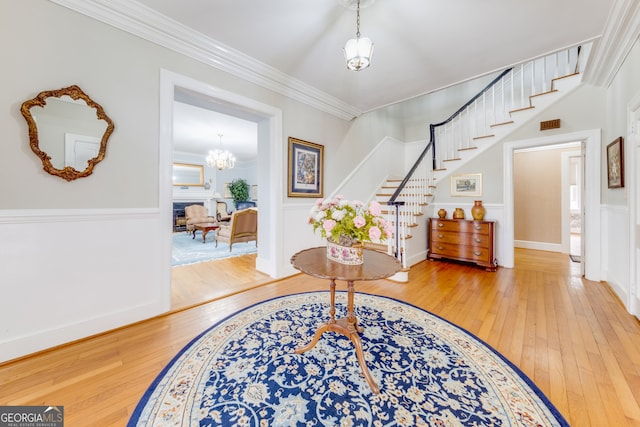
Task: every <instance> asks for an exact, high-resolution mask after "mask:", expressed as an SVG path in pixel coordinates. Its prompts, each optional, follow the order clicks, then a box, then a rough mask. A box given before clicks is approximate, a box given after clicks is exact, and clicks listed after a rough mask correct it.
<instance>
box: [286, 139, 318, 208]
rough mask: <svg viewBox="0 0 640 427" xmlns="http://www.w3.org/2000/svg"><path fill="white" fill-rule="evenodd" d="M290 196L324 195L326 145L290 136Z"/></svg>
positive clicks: (288, 192) (288, 193)
mask: <svg viewBox="0 0 640 427" xmlns="http://www.w3.org/2000/svg"><path fill="white" fill-rule="evenodd" d="M288 172H289V173H288V191H287V195H288V196H289V197H323V181H324V146H322V145H320V144H314V143H313V142H307V141H303V140H301V139H297V138H293V137H289V161H288Z"/></svg>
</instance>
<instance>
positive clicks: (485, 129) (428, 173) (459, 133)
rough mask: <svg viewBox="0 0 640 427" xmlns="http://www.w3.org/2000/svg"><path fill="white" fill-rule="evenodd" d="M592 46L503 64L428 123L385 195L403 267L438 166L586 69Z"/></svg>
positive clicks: (393, 246)
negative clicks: (416, 152)
mask: <svg viewBox="0 0 640 427" xmlns="http://www.w3.org/2000/svg"><path fill="white" fill-rule="evenodd" d="M590 48H591V44H588V45H583V46H576V47H571V48H569V49H565V50H562V51H558V52H554V53H552V54H549V55H546V56H543V57H540V58H536V59H534V60H532V61H529V62H526V63H523V64H519V65H516V66H515V67H513V68H511V69H508V70H505V71H504V72H502V73H501V74H500V75H499V76H498V77H497V78H496V79H494V81H492V82H491V84H490V85H488V86H487V87H486V88H485V89H483V90H482V91H481V92H480V93H479V94H478V95H476V96H475V97H473V98H472V99H471V100H470V101H469V102H467V103H466V104H465V105H464V106H463V107H461V108H460V109H459V110H458V111H456V112H455V113H454V114H453V115H452V116H451V117H449V118H448V119H447V120H445V121H444V122H441V123H438V124H431V125H429V130H430V140H429V142H428V144H427V146H426V147H425V149H424V150H423V151H422V153H421V154H420V156H419V157H418V159H417V160H416V162H415V163H414V165H413V167H412V168H411V170H410V171H409V173H408V174H407V175H406V176H405V178H404V179H403V180H402V182H401V183H400V184H399V186H398V187H397V189H396V190H395V192H394V194H393V195H392V196H391V197H390V198H389V200H388V201H386V204H387V205H388V206H389V207H390V211H389V213H388V220H389V221H390V222H391V223H392V224H393V226H394V230H395V232H394V237H393V239H390V240H389V243H388V251H389V253H390V254H392V255H394V256H396V257H397V258H398V259H399V260H400V261H401V262H402V264H403V267H404V268H406V262H407V254H406V247H407V245H406V239H407V238H408V237H409V234H408V227H411V226H412V225H414V224H416V223H417V222H418V221H417V219H416V218H417V216H418V215H420V214H422V210H423V208H424V205H425V204H426V203H428V201H429V199H430V195H431V193H432V190H433V189H434V188H435V178H434V170H439V169H446V166H445V163H446V162H447V161H451V160H455V159H458V158H459V155H460V152H461V151H464V150H470V149H473V148H475V146H476V141H477V140H478V139H482V138H487V137H492V136H493V135H494V130H493V128H494V127H495V126H501V125H504V124H508V123H511V122H512V119H511V114H512V113H514V112H516V111H518V110H523V109H529V108H532V104H531V99H532V97H534V96H537V95H540V94H544V93H547V92H549V91H553V90H554V84H553V81H554V80H555V79H558V78H561V77H566V76H570V75H573V74H576V73H580V72H582V71H583V69H584V64H585V63H586V58H587V57H588V53H589V51H590ZM429 160H430V161H429Z"/></svg>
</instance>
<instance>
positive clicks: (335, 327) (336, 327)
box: [296, 280, 380, 394]
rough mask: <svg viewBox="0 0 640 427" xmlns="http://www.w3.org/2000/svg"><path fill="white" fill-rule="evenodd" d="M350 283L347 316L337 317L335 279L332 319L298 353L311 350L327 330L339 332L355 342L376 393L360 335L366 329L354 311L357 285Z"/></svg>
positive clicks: (365, 371)
mask: <svg viewBox="0 0 640 427" xmlns="http://www.w3.org/2000/svg"><path fill="white" fill-rule="evenodd" d="M347 284H348V293H347V317H345V318H342V319H338V320H336V319H335V312H336V309H335V289H336V283H335V281H333V280H332V281H331V309H330V310H329V314H330V320H329V322H328V323H325V324H324V325H322V326H320V327H319V328H318V330H317V331H316V333H315V334H314V336H313V339H312V340H311V342H310V343H309V344H307V345H306V346H304V347H299V348H297V349H296V353H297V354H302V353H304V352H305V351H308V350H311V349H312V348H313V347H314V346H315V345H316V344H317V343H318V341H319V340H320V337H321V336H322V334H324V333H325V332H327V331H332V332H337V333H339V334H342V335H344V336H346V337H347V338H349V340H351V342H352V343H353V346H354V347H355V349H356V356H357V358H358V364H359V365H360V369H361V370H362V374H363V375H364V378H365V379H366V380H367V383H368V384H369V387H371V391H372V392H373V393H374V394H379V393H380V389H379V388H378V385H377V384H376V382H375V381H374V379H373V376H372V375H371V372H370V371H369V368H368V367H367V364H366V362H365V360H364V351H363V350H362V341H361V340H360V335H358V332H362V331H363V330H364V329H363V328H362V327H360V326H358V320H357V319H356V316H355V315H354V313H353V299H354V294H355V287H354V284H353V282H351V281H350V282H347Z"/></svg>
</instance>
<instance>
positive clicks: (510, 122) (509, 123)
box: [489, 120, 514, 128]
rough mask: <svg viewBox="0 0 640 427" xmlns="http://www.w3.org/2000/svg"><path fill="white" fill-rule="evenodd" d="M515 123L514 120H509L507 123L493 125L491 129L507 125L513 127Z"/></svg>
mask: <svg viewBox="0 0 640 427" xmlns="http://www.w3.org/2000/svg"><path fill="white" fill-rule="evenodd" d="M513 123H514V121H513V120H509V121H507V122H500V123H495V124H492V125H490V126H489V127H490V128H492V127H498V126H506V125H512V124H513Z"/></svg>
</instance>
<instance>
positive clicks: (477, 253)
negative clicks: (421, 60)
mask: <svg viewBox="0 0 640 427" xmlns="http://www.w3.org/2000/svg"><path fill="white" fill-rule="evenodd" d="M473 254H474V255H475V256H480V255H482V252H478V251H475V252H474V253H473Z"/></svg>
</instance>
